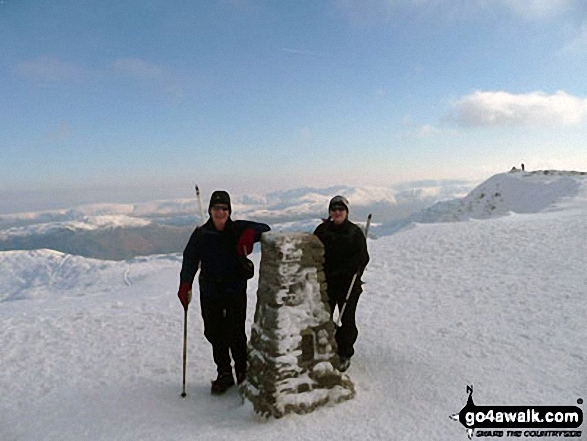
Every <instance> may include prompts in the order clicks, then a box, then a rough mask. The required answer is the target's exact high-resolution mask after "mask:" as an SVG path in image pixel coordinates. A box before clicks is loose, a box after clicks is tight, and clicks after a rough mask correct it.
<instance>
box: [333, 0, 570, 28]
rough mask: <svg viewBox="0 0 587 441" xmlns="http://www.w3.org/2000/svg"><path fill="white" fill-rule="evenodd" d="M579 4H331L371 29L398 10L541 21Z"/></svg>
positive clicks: (566, 0) (421, 0)
mask: <svg viewBox="0 0 587 441" xmlns="http://www.w3.org/2000/svg"><path fill="white" fill-rule="evenodd" d="M581 1H582V0H452V1H446V0H363V1H362V2H358V1H355V0H333V2H334V4H335V5H336V6H337V7H338V8H339V9H340V10H342V11H343V12H344V13H346V14H347V16H348V17H349V18H350V19H351V20H352V21H353V22H354V23H356V24H359V25H372V24H374V23H380V22H382V21H388V20H390V19H392V18H393V17H395V16H396V15H397V12H398V11H399V10H400V9H402V8H404V9H405V8H411V9H412V10H414V11H421V12H423V13H430V14H433V16H434V17H435V18H438V14H439V13H441V14H445V15H446V16H447V17H452V18H457V17H460V18H463V17H471V16H478V14H479V13H481V14H483V13H484V11H486V10H487V9H490V8H493V9H496V10H502V9H504V8H505V9H506V10H509V11H510V12H511V13H512V14H514V15H517V16H519V17H522V18H524V19H526V20H544V19H548V18H552V17H553V16H556V15H559V14H561V13H564V12H568V11H570V10H572V9H573V7H574V6H576V5H580V2H581Z"/></svg>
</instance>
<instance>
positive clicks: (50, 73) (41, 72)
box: [14, 55, 85, 83]
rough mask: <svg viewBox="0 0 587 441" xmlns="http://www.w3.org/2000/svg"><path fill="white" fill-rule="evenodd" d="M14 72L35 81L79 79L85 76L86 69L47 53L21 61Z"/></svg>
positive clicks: (54, 81)
mask: <svg viewBox="0 0 587 441" xmlns="http://www.w3.org/2000/svg"><path fill="white" fill-rule="evenodd" d="M14 73H15V74H16V75H18V76H21V77H23V78H26V79H27V80H29V81H33V82H35V83H60V82H65V81H79V80H81V79H82V78H83V77H84V76H85V72H84V70H83V69H82V68H81V67H79V66H78V65H76V64H75V63H71V62H67V61H61V60H60V59H59V58H56V57H50V56H47V55H43V56H40V57H38V58H35V59H33V60H29V61H21V62H20V63H18V64H17V65H16V66H15V67H14Z"/></svg>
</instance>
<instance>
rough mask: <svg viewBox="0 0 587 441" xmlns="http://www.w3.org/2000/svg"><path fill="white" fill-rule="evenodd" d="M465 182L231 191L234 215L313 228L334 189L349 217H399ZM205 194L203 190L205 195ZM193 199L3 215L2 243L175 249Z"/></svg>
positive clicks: (145, 251) (109, 255) (107, 251)
mask: <svg viewBox="0 0 587 441" xmlns="http://www.w3.org/2000/svg"><path fill="white" fill-rule="evenodd" d="M470 188H471V184H470V183H467V182H465V181H423V182H413V183H409V184H401V185H397V186H395V187H386V188H379V187H349V186H334V187H328V188H320V189H319V188H300V189H296V190H288V191H280V192H273V193H269V194H267V195H264V196H259V195H238V194H236V195H234V196H233V204H232V205H233V216H234V217H235V218H237V219H238V218H241V219H252V220H258V221H261V222H266V223H268V224H270V225H271V226H272V227H273V229H274V230H276V231H313V229H314V228H315V227H316V226H317V225H318V224H319V223H320V219H321V218H322V217H325V216H326V215H327V213H326V210H327V206H328V201H329V200H330V198H331V197H332V196H334V195H336V194H344V195H345V196H347V197H348V198H349V200H350V201H351V216H352V218H353V219H354V220H358V221H361V220H363V219H365V218H366V217H367V214H368V213H373V215H374V217H375V219H379V222H381V221H382V220H383V219H385V220H391V219H397V218H403V217H405V216H407V215H409V214H410V213H413V212H414V211H417V210H420V209H422V208H424V207H426V206H429V205H431V204H432V203H434V202H436V201H437V200H439V199H444V198H451V197H456V196H460V195H464V194H466V191H467V190H469V189H470ZM207 198H208V197H207V195H206V196H205V197H203V199H204V203H205V201H206V200H207ZM196 207H197V201H196V200H195V198H194V199H179V200H171V201H153V202H146V203H138V204H95V205H84V206H80V207H76V208H73V209H70V210H54V211H47V212H42V213H19V214H11V215H3V216H0V250H19V249H20V250H31V249H42V248H49V249H55V250H58V251H62V252H65V253H71V254H79V255H82V256H86V257H96V258H103V259H126V258H129V257H134V256H137V255H149V254H161V253H171V252H179V251H181V250H182V249H183V246H184V245H185V242H187V239H188V238H189V235H190V234H191V232H192V230H193V228H194V226H195V225H197V224H198V223H200V222H201V218H200V216H199V215H198V214H196V213H198V211H199V210H198V209H197V208H196ZM205 209H206V204H205V206H204V210H205Z"/></svg>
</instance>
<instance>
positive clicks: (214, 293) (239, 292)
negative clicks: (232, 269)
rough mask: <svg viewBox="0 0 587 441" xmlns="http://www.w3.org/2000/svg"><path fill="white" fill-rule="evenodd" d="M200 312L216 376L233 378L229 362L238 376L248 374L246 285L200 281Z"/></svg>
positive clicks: (245, 282)
mask: <svg viewBox="0 0 587 441" xmlns="http://www.w3.org/2000/svg"><path fill="white" fill-rule="evenodd" d="M200 309H201V312H202V319H203V321H204V336H205V337H206V339H207V340H208V341H209V342H210V343H211V344H212V356H213V358H214V363H216V368H217V370H218V373H231V374H232V363H231V357H230V355H231V354H232V360H234V368H235V371H236V372H237V374H238V373H241V372H242V373H245V372H246V371H247V335H246V333H245V320H246V317H247V281H246V280H244V279H243V280H236V281H230V282H223V281H209V280H201V279H200Z"/></svg>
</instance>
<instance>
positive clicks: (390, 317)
mask: <svg viewBox="0 0 587 441" xmlns="http://www.w3.org/2000/svg"><path fill="white" fill-rule="evenodd" d="M351 203H352V200H351ZM125 215H126V213H125ZM352 215H353V213H352V209H351V217H352ZM376 220H377V221H378V222H380V223H381V226H380V229H379V231H376V233H377V235H378V236H379V238H378V239H376V240H373V239H370V240H369V241H368V246H369V252H370V255H371V263H370V264H369V267H368V269H367V271H366V272H365V274H364V280H365V285H364V287H363V289H364V293H363V295H362V297H361V300H360V302H359V308H358V309H357V322H358V326H359V328H360V334H359V340H358V341H357V344H356V350H357V352H356V355H355V357H354V358H353V364H352V366H351V367H350V369H349V370H348V371H347V372H346V373H347V374H348V376H349V378H350V379H351V380H352V382H353V383H354V385H355V390H356V396H355V398H354V399H352V400H350V401H347V402H344V403H341V404H338V405H336V406H332V407H323V408H320V409H317V410H316V411H315V412H313V413H312V414H308V415H295V414H291V415H287V416H285V417H284V418H281V419H279V420H277V419H272V418H270V419H268V420H264V419H260V418H258V417H257V416H256V415H255V413H254V412H253V408H252V405H251V403H249V402H245V404H242V403H241V400H240V398H239V396H238V394H237V392H236V390H234V389H233V390H232V391H229V392H228V393H227V394H226V395H224V396H222V397H215V396H211V395H210V393H209V388H210V379H211V378H212V377H213V376H214V374H215V371H214V366H213V363H211V349H210V346H209V345H208V344H207V342H206V341H205V340H204V337H203V335H202V321H201V318H200V314H199V310H198V306H197V303H198V302H193V303H192V306H191V307H190V310H189V321H188V328H189V329H188V332H189V336H188V366H187V394H188V395H187V398H186V399H182V398H180V397H179V393H180V391H181V380H182V332H183V308H182V307H181V305H180V303H179V301H178V299H177V296H176V292H177V285H178V282H179V279H178V277H179V270H180V267H181V256H179V255H178V254H165V255H151V256H144V257H137V258H133V259H128V260H124V261H104V260H97V259H88V258H83V257H80V256H74V255H70V254H66V253H60V252H56V251H52V250H36V251H30V250H28V251H4V252H0V268H1V272H0V339H1V341H2V345H1V346H0V360H2V369H1V370H0V396H1V397H2V400H1V401H0V439H2V440H9V441H16V440H19V441H20V440H27V441H29V440H60V441H63V440H65V441H67V440H75V441H77V440H133V441H134V440H139V439H140V440H174V441H175V440H188V439H197V440H223V439H225V440H228V439H239V440H241V441H249V440H250V441H253V440H258V439H264V440H280V441H283V440H316V439H337V440H358V439H362V440H363V439H364V440H438V441H446V440H456V441H459V440H463V441H464V440H466V439H467V433H466V431H465V429H464V427H463V426H462V425H461V424H460V423H458V422H455V421H452V420H451V419H450V418H449V416H450V415H452V414H454V413H456V412H458V411H459V410H460V409H461V408H462V407H463V406H464V405H465V403H466V399H467V395H466V386H467V385H471V384H473V385H474V387H475V401H476V404H477V405H484V404H494V405H521V404H528V405H544V406H546V405H561V406H567V405H577V402H578V400H579V399H585V398H586V396H587V377H586V376H585V366H586V365H587V355H586V354H587V328H586V327H585V323H584V322H585V317H586V316H587V296H586V288H585V287H586V286H587V273H586V272H585V266H586V263H587V241H585V240H584V238H585V237H587V176H586V175H585V173H575V172H559V171H541V172H533V173H528V172H522V171H514V172H509V173H504V174H500V175H496V176H493V177H492V178H490V179H489V180H487V181H486V182H484V183H482V184H481V185H479V186H478V187H476V188H475V189H474V190H473V191H471V192H470V193H469V194H468V195H467V196H465V197H464V198H460V199H453V200H450V201H441V202H438V203H437V204H435V205H433V206H432V207H429V208H428V209H426V210H424V211H421V212H419V213H416V214H414V215H412V216H411V217H410V218H409V219H407V220H405V221H403V223H402V224H401V225H399V224H393V223H392V222H386V219H376ZM406 226H411V228H404V227H406ZM385 228H387V230H385ZM384 233H385V234H388V235H384ZM390 233H394V234H390ZM186 241H187V237H186ZM252 260H253V261H254V263H255V266H256V268H259V260H260V254H259V252H258V251H257V252H255V253H253V255H252ZM257 277H258V276H257V275H256V276H255V277H254V278H253V279H251V280H250V281H249V284H248V301H249V304H248V309H247V314H248V316H247V332H248V335H249V337H250V331H251V326H252V325H253V314H254V311H255V300H256V290H257V284H258V278H257ZM195 294H196V293H195ZM584 406H585V405H584V404H583V405H582V406H580V407H581V408H582V409H583V411H585V407H584ZM582 429H583V432H584V429H585V428H584V427H583V428H582ZM522 439H524V438H522ZM547 439H548V438H547Z"/></svg>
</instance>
